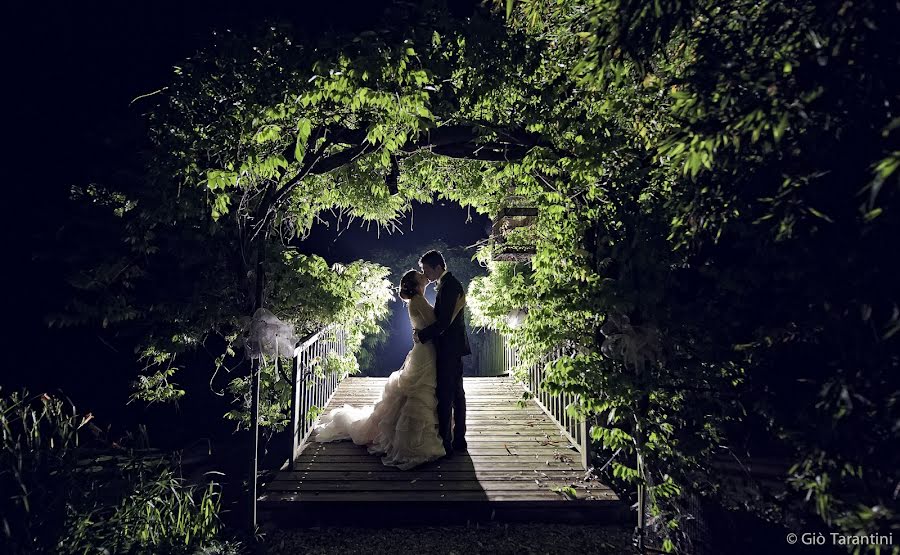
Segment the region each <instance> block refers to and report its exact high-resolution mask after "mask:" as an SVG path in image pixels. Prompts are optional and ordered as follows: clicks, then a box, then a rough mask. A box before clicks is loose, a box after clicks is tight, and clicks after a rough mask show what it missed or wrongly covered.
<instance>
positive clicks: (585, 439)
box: [578, 399, 591, 470]
mask: <svg viewBox="0 0 900 555" xmlns="http://www.w3.org/2000/svg"><path fill="white" fill-rule="evenodd" d="M578 401H579V402H581V399H579V400H578ZM578 427H579V430H578V433H579V435H580V436H581V438H580V439H581V464H582V465H584V469H585V470H587V469H588V468H589V466H588V464H590V462H591V436H590V435H589V434H590V431H591V430H590V426H588V417H587V413H586V412H585V411H584V410H582V414H581V419H580V421H579V422H578Z"/></svg>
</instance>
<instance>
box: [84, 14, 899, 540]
mask: <svg viewBox="0 0 900 555" xmlns="http://www.w3.org/2000/svg"><path fill="white" fill-rule="evenodd" d="M497 4H498V7H499V8H501V9H502V10H504V11H505V10H506V9H507V6H509V19H508V20H505V19H503V18H500V17H498V14H493V15H492V14H489V13H484V12H477V13H476V14H475V16H473V17H472V18H471V19H470V20H468V21H465V22H461V21H457V20H454V19H453V18H452V17H450V16H449V15H447V13H446V11H444V10H442V9H440V6H439V5H436V4H432V3H430V2H426V3H422V4H421V5H415V6H413V5H408V4H405V3H404V4H398V6H399V7H398V8H397V9H396V10H394V11H392V12H390V13H389V14H387V19H388V20H389V21H390V22H391V23H390V24H388V25H386V26H385V28H384V29H383V30H379V31H369V32H366V33H364V34H363V35H361V36H359V37H354V38H349V37H329V38H328V39H325V40H324V41H322V42H319V43H316V44H312V43H297V42H295V41H294V39H293V38H292V36H291V33H290V31H289V30H288V29H285V28H279V27H275V28H271V29H267V30H266V31H265V32H264V33H263V34H262V35H259V36H254V37H250V38H248V37H244V36H236V35H226V36H223V37H220V38H219V39H218V40H217V43H216V45H215V46H213V47H211V48H210V49H208V50H207V51H204V52H201V53H199V54H198V55H197V56H195V57H194V58H192V59H191V60H188V61H187V62H186V63H184V64H182V65H180V66H179V68H178V70H177V73H178V75H177V76H176V77H175V79H174V82H173V83H172V84H171V86H170V88H169V89H168V90H167V92H166V93H165V95H162V96H160V97H158V99H159V102H158V104H157V105H156V106H154V107H152V108H151V109H150V110H151V115H150V123H151V127H152V136H153V141H154V146H155V148H154V150H153V153H154V154H153V164H151V167H153V168H154V171H153V173H152V177H153V179H154V180H155V181H153V183H154V184H155V185H156V184H158V186H156V187H152V188H143V189H141V190H142V191H144V192H143V193H142V194H143V195H146V196H145V197H144V198H142V199H141V200H139V201H132V202H130V203H129V202H128V201H127V200H123V199H130V198H131V197H129V196H128V195H125V196H124V197H121V198H120V197H119V196H116V192H115V191H111V192H109V193H108V194H106V195H105V196H104V197H103V198H104V199H105V200H104V201H103V203H106V204H110V203H113V204H114V205H115V206H117V208H116V210H118V211H119V212H121V213H122V214H123V215H122V216H116V217H120V219H123V220H128V221H129V224H128V225H130V226H131V227H130V229H131V231H130V234H129V235H128V237H129V238H130V239H129V242H128V244H129V245H136V247H130V248H136V249H138V252H140V256H142V257H145V258H148V259H153V258H154V257H156V258H157V262H155V263H156V264H160V263H161V262H162V260H163V258H162V257H157V254H156V252H155V251H154V249H156V250H160V247H159V245H166V246H167V248H169V249H172V250H170V251H169V252H173V251H174V252H178V249H182V248H184V249H185V250H184V251H181V252H180V254H179V256H177V257H176V260H179V261H181V262H179V264H182V265H181V266H177V265H176V267H178V268H179V269H180V268H184V269H185V272H184V273H185V275H191V276H198V277H197V279H196V280H184V279H180V280H174V279H172V280H170V281H171V282H172V283H167V282H166V281H163V282H162V283H163V284H164V285H163V287H161V288H164V287H165V286H166V285H169V286H171V288H172V290H175V291H184V290H185V289H190V288H196V291H194V292H193V295H194V296H191V295H190V294H188V295H185V296H183V297H182V301H181V304H179V303H174V302H173V303H169V304H163V305H161V304H160V303H159V301H158V300H153V301H150V300H149V299H154V297H153V296H152V295H151V296H150V297H148V299H147V300H145V302H144V304H143V305H142V304H140V303H136V302H135V300H134V299H135V298H136V297H137V295H136V294H133V293H132V287H133V284H134V283H135V282H136V281H138V280H140V279H141V275H143V274H145V273H146V272H147V270H144V269H143V267H141V271H136V270H135V269H133V268H132V267H131V266H127V265H126V266H122V265H116V264H95V265H93V266H92V267H93V268H94V269H95V270H94V272H93V274H92V275H94V276H96V277H94V278H93V279H88V280H82V282H81V283H82V284H85V283H86V284H87V285H86V288H87V290H89V291H91V292H92V294H95V295H98V296H99V298H100V300H103V301H104V302H105V303H106V304H103V305H102V306H101V307H100V308H99V309H95V308H93V307H95V306H97V305H96V304H91V303H87V302H83V301H82V304H81V306H80V307H77V308H80V309H82V312H83V313H87V314H90V315H91V318H93V321H100V320H101V318H102V321H103V322H110V321H117V322H129V321H138V320H144V319H145V318H146V316H147V315H148V314H160V315H162V314H165V315H166V318H165V321H168V322H172V323H177V326H172V325H166V324H161V323H159V322H161V321H162V320H163V319H159V320H157V321H155V323H154V328H152V329H162V330H166V333H165V334H164V335H160V334H156V335H155V337H157V338H159V337H163V338H168V337H172V338H173V339H172V340H171V341H169V340H168V339H165V342H168V343H170V344H177V345H178V346H187V345H194V346H196V345H199V344H202V337H203V335H202V334H193V335H190V334H188V335H185V336H182V335H176V334H170V333H168V331H169V330H170V329H172V328H173V327H175V328H177V329H179V330H180V329H183V328H185V327H190V328H192V329H201V330H204V333H206V332H207V331H209V330H221V331H220V332H221V333H222V334H223V335H226V336H229V337H233V336H234V334H235V333H236V330H238V329H240V325H238V324H236V323H232V324H230V325H229V326H223V325H222V322H234V319H236V318H238V317H239V315H241V314H248V313H249V312H250V309H251V307H253V306H254V305H255V304H259V303H258V301H260V300H261V299H259V298H257V295H256V293H255V290H254V285H255V284H256V283H257V282H258V281H259V278H260V276H259V275H257V273H256V267H255V262H256V260H258V259H259V258H260V257H261V256H262V258H263V259H264V261H265V263H264V267H265V270H266V271H265V275H267V276H270V277H269V278H268V279H269V280H270V281H269V282H266V289H265V290H264V293H265V295H266V297H265V298H266V299H276V302H281V301H278V300H277V299H278V296H279V295H285V294H287V292H289V291H292V290H293V289H294V287H293V286H292V284H291V282H290V280H288V279H285V280H284V281H279V280H280V279H281V278H279V277H278V276H283V275H290V276H291V279H299V278H298V277H297V275H298V271H296V268H295V269H294V270H291V269H290V268H293V266H292V262H291V260H289V259H287V258H285V257H283V256H282V255H281V253H283V252H285V251H288V250H289V249H285V248H283V247H282V246H279V245H283V244H290V242H291V241H293V240H302V238H303V237H304V236H305V234H306V233H307V231H308V230H309V229H310V226H312V225H313V224H314V222H315V221H316V219H317V218H318V217H319V214H320V213H322V211H326V210H332V211H334V212H335V213H337V214H338V215H339V216H340V217H342V218H350V219H363V220H364V221H369V222H372V223H374V225H376V226H378V225H381V226H388V227H390V226H391V225H392V222H393V221H394V219H395V218H397V217H399V216H400V215H401V214H402V213H403V212H404V211H405V210H407V209H408V207H409V205H410V203H411V202H412V201H414V200H415V201H429V200H431V199H432V198H433V197H435V196H437V197H439V198H443V199H447V200H451V201H456V202H459V203H460V204H463V205H465V206H471V207H472V208H473V209H475V210H478V211H480V212H482V213H486V214H489V215H496V214H497V213H498V211H499V210H500V208H501V207H502V206H503V203H504V202H505V199H507V198H508V197H510V196H518V197H524V198H526V199H528V200H529V201H530V202H532V203H533V205H534V206H535V207H537V208H538V209H539V216H538V218H537V221H536V222H535V223H534V225H533V226H532V227H530V228H529V229H528V232H527V235H526V237H524V238H525V239H527V240H531V241H534V243H535V248H536V254H535V256H534V257H533V259H532V260H531V264H530V267H526V266H514V265H511V264H509V263H492V264H491V265H490V266H489V269H490V275H489V276H488V277H486V278H479V279H476V280H474V281H473V286H472V287H471V288H470V298H471V299H472V306H473V307H474V308H473V320H475V322H476V323H477V324H478V325H490V326H492V327H496V328H498V329H500V330H503V331H505V332H507V333H509V334H511V335H512V339H513V341H514V343H515V344H516V345H518V346H519V347H520V348H521V349H522V350H523V352H524V353H526V354H527V355H529V356H531V357H534V358H536V357H538V356H540V355H541V354H542V353H545V352H548V351H549V350H551V349H552V348H555V347H557V346H560V345H562V346H563V347H564V349H565V351H566V352H567V354H568V356H566V357H563V358H562V359H560V360H558V361H556V362H554V363H553V364H552V366H551V368H550V378H549V380H548V383H547V384H546V386H547V387H549V388H551V389H553V390H564V391H567V392H570V393H574V394H576V395H578V397H579V399H580V403H579V405H578V406H577V407H574V408H573V410H577V411H579V412H580V413H582V414H586V415H588V416H589V417H590V418H591V419H592V420H593V421H594V422H595V425H594V426H593V429H592V432H591V433H592V437H593V438H594V440H595V441H596V443H597V444H598V445H599V446H601V447H603V448H604V449H605V450H606V451H607V452H605V453H604V455H610V454H612V453H616V455H614V456H613V458H612V459H610V460H611V463H610V464H609V465H608V467H607V468H609V469H610V475H609V476H608V478H609V479H610V480H611V481H612V482H613V483H616V484H618V485H620V486H621V487H622V492H623V493H624V492H626V489H625V488H626V486H630V485H633V484H634V483H635V482H639V481H643V482H644V483H646V484H647V485H648V490H649V492H650V495H651V498H652V500H653V504H654V510H655V511H656V512H657V514H658V516H659V517H660V519H661V520H662V521H664V522H665V523H666V524H667V527H666V529H667V530H669V532H668V533H669V535H670V537H668V538H666V544H665V545H666V546H668V547H671V548H676V547H686V548H689V545H688V543H689V540H690V538H687V537H684V536H683V535H682V533H681V532H680V531H681V530H682V528H683V527H680V526H679V522H683V520H679V519H680V518H682V517H685V516H689V515H686V514H683V511H682V509H680V503H681V499H680V497H681V494H682V492H684V493H697V494H702V495H705V496H707V497H709V498H710V499H711V500H713V501H715V502H717V503H720V504H722V505H724V506H726V507H738V508H742V509H745V510H757V511H759V512H761V513H764V514H765V515H766V516H767V517H768V518H772V519H773V520H781V521H790V520H801V521H803V520H810V519H813V518H817V519H819V520H820V521H821V522H822V523H824V524H825V525H827V526H829V527H832V528H834V529H837V530H840V531H841V532H844V533H848V534H857V533H859V534H868V533H873V532H877V531H881V532H884V531H885V530H893V531H897V527H898V526H900V521H898V516H897V514H896V512H894V511H895V509H894V507H895V506H896V495H897V493H896V491H897V490H896V484H897V481H898V476H897V468H896V465H895V464H893V460H894V459H895V458H896V457H895V455H896V453H895V448H894V447H893V446H894V445H896V444H897V442H898V439H900V438H898V433H900V428H898V427H897V426H896V422H897V421H898V419H900V415H898V413H897V411H898V406H900V404H898V395H900V393H898V391H900V388H898V381H897V375H898V373H897V370H898V367H900V355H898V349H897V341H900V334H898V333H897V331H898V330H900V300H898V298H897V290H896V284H895V283H894V282H895V281H896V279H895V278H894V276H895V275H896V274H897V270H898V267H897V264H898V259H897V257H896V255H895V254H894V251H895V250H896V246H895V243H896V238H897V237H898V236H900V234H898V231H900V229H898V228H900V218H898V216H897V210H898V197H900V187H898V179H900V177H898V176H900V172H897V168H898V163H900V158H898V152H900V146H898V134H897V127H898V125H897V123H898V119H897V116H896V106H897V104H898V102H900V99H898V96H897V95H898V92H897V91H900V83H898V79H900V71H898V69H900V68H898V59H897V57H896V55H895V53H896V52H898V51H900V44H898V40H900V39H898V36H897V35H896V33H894V32H893V29H894V28H896V27H897V23H898V10H897V7H896V6H894V5H892V4H889V3H878V2H874V1H872V0H869V1H862V2H855V3H849V2H832V1H827V2H825V3H822V2H811V1H801V2H793V3H781V2H774V1H763V2H749V1H746V0H729V1H727V2H712V1H707V0H702V1H701V0H694V1H691V2H656V3H644V2H637V1H625V0H616V1H601V0H596V1H589V0H561V1H559V2H543V1H537V0H535V1H531V0H523V1H520V2H513V3H507V2H497ZM395 181H396V187H394V185H393V183H394V182H395ZM147 196H149V198H147ZM145 199H147V200H145ZM103 203H100V204H103ZM96 205H97V203H94V204H92V205H91V206H92V207H94V208H95V209H96ZM129 206H131V207H132V208H131V209H128V207H129ZM134 206H138V207H139V208H138V209H135V208H133V207H134ZM130 214H134V216H129V215H130ZM173 215H174V216H173ZM173 217H174V218H175V219H176V223H175V224H170V223H169V222H171V221H172V219H173ZM129 218H131V219H129ZM179 218H180V219H179ZM187 230H190V233H189V234H188V235H189V240H188V242H181V236H180V234H181V233H186V232H187ZM151 232H152V233H151ZM148 234H149V235H148ZM167 234H168V235H167ZM151 236H152V237H151ZM147 237H150V238H149V239H148V238H147ZM160 237H169V238H171V239H175V238H178V240H177V241H175V240H172V241H169V242H165V241H162V240H161V239H160ZM188 248H192V249H194V250H197V251H199V252H197V253H196V256H194V254H195V253H193V252H192V251H190V250H188ZM141 249H142V250H141ZM187 252H191V256H186V255H185V253H187ZM267 254H268V256H264V255H267ZM487 254H488V253H487V251H485V257H487ZM273 255H274V256H273ZM188 261H189V262H190V263H191V264H190V265H189V264H187V262H188ZM226 261H227V263H226ZM303 264H304V265H306V264H310V265H311V267H314V266H315V263H314V262H312V261H310V260H306V261H305V262H303ZM122 267H125V268H128V269H129V271H127V272H126V271H116V269H117V268H122ZM170 268H172V266H171V264H161V265H159V266H156V272H157V273H163V272H165V271H169V270H170ZM304 271H305V270H304ZM311 271H313V272H315V270H311ZM299 273H300V274H301V275H302V272H299ZM110 276H111V277H110ZM271 276H275V277H271ZM273 280H274V281H275V283H273ZM110 283H112V284H113V287H111V286H110ZM97 284H102V286H98V285H97ZM111 291H112V292H113V293H116V294H118V295H120V296H119V297H113V298H112V299H110V298H109V295H110V292H111ZM303 295H307V296H306V297H305V299H306V300H305V301H304V303H308V304H304V305H303V306H304V308H309V310H311V311H313V312H315V311H316V310H318V308H316V307H318V306H320V305H318V304H317V303H318V302H319V298H320V297H319V290H318V289H316V288H308V289H305V290H304V293H303ZM122 298H124V299H125V300H124V301H123V300H122ZM324 298H325V299H328V298H329V297H328V296H327V295H325V296H324ZM183 299H190V302H185V301H184V300H183ZM107 301H108V302H107ZM226 301H227V302H226ZM284 302H286V303H287V304H290V301H289V300H284ZM325 305H326V306H327V302H325ZM160 306H162V307H163V308H162V309H160V308H159V307H160ZM292 306H299V305H296V304H295V305H292ZM348 306H349V305H348ZM522 308H525V309H526V310H527V312H528V317H527V318H526V320H525V322H524V324H523V325H522V326H521V327H519V328H516V329H512V328H510V327H509V326H508V323H506V322H505V315H506V314H507V313H509V311H510V310H513V309H522ZM339 312H341V311H340V310H337V311H336V312H334V313H339ZM108 314H111V315H112V319H111V317H110V316H109V315H108ZM173 314H176V315H178V317H177V318H173V317H172V315H173ZM148 321H153V320H152V319H150V320H148ZM374 321H375V320H373V322H374ZM185 323H189V326H186V325H185ZM179 333H180V332H179ZM175 339H178V341H175ZM161 352H165V351H164V350H161ZM273 376H274V375H273ZM268 383H269V384H270V385H271V387H272V388H274V389H277V386H276V385H275V378H274V377H272V379H271V380H270V382H268ZM267 418H269V419H270V420H271V421H273V422H274V421H275V420H276V417H275V416H274V415H270V416H267ZM638 455H639V456H640V459H641V460H642V462H643V465H642V466H641V467H639V466H638V465H636V464H635V462H634V461H636V460H637V456H638ZM750 455H752V456H754V457H758V456H761V455H765V456H771V457H776V458H779V459H781V460H786V461H790V463H791V465H792V466H793V468H792V469H791V470H790V472H787V473H786V474H787V475H788V483H789V485H790V486H791V489H786V490H784V491H772V492H769V496H768V497H766V498H763V499H757V498H754V497H750V496H748V495H743V496H742V495H731V494H730V493H729V492H728V491H727V490H728V488H727V484H726V481H727V480H726V477H725V474H724V473H723V472H722V471H720V470H719V468H718V466H717V461H720V460H721V458H722V457H729V458H738V459H745V458H747V457H748V456H750Z"/></svg>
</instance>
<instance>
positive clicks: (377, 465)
mask: <svg viewBox="0 0 900 555" xmlns="http://www.w3.org/2000/svg"><path fill="white" fill-rule="evenodd" d="M431 464H434V463H431ZM489 466H490V467H491V468H495V469H497V470H504V471H509V470H536V469H544V468H550V469H566V468H568V469H572V470H575V469H576V467H575V466H574V465H572V464H566V463H557V462H553V463H546V464H545V463H539V464H535V463H532V462H515V461H511V462H508V463H491V464H490V465H489ZM382 468H384V465H382V464H381V462H379V461H377V460H375V461H359V462H347V463H328V464H307V463H298V464H296V465H294V470H297V471H302V470H326V469H327V470H331V471H336V470H355V471H372V472H375V471H381V469H382ZM437 468H438V467H435V469H437ZM439 468H440V469H441V470H463V469H466V468H469V469H472V470H474V466H473V465H472V462H471V461H467V462H464V463H459V464H457V463H453V462H446V463H443V464H442V465H441V466H440V467H439ZM397 472H403V471H402V470H399V469H398V470H397Z"/></svg>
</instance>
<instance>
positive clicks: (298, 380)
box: [289, 326, 347, 465]
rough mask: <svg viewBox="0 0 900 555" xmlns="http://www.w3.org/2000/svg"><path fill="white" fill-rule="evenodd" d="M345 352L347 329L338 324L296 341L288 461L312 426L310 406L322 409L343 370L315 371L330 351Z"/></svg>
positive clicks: (342, 353)
mask: <svg viewBox="0 0 900 555" xmlns="http://www.w3.org/2000/svg"><path fill="white" fill-rule="evenodd" d="M331 353H334V354H336V355H338V356H344V355H346V354H347V331H346V330H345V329H344V328H342V327H339V326H329V327H327V328H325V329H323V330H321V331H319V332H316V333H314V334H312V335H310V336H308V337H306V338H305V339H303V340H302V341H300V343H298V344H297V348H296V349H294V364H293V366H294V371H293V376H292V387H291V391H292V394H291V431H292V441H291V458H290V461H289V464H291V465H293V462H294V460H295V459H296V458H297V456H298V455H299V454H300V450H301V449H302V447H303V443H304V442H305V441H306V439H307V437H308V436H309V433H310V432H311V431H312V428H313V424H314V422H313V419H312V418H311V417H310V416H311V411H312V408H313V407H318V408H324V407H325V405H327V404H328V402H329V401H330V400H331V397H332V396H333V395H334V392H335V390H336V389H337V387H338V385H339V384H340V383H341V381H343V380H344V378H346V377H347V373H346V372H340V373H335V372H328V371H323V372H316V368H317V367H319V366H322V365H324V364H325V359H326V358H327V357H328V355H329V354H331Z"/></svg>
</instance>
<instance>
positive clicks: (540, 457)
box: [295, 453, 575, 467]
mask: <svg viewBox="0 0 900 555" xmlns="http://www.w3.org/2000/svg"><path fill="white" fill-rule="evenodd" d="M559 457H560V458H561V459H562V460H560V459H558V458H557V457H556V454H555V453H550V454H531V455H510V454H508V453H507V454H503V455H480V456H476V457H472V456H470V457H469V458H470V459H471V461H472V463H473V464H478V465H485V464H490V465H493V464H495V463H501V464H507V463H512V462H515V463H516V464H531V465H532V466H533V467H536V466H542V465H544V464H546V463H554V462H556V463H568V464H573V465H574V464H575V459H574V457H571V456H569V455H564V454H562V453H560V454H559ZM566 459H567V460H566ZM371 461H375V462H378V463H379V464H380V461H381V459H380V457H378V456H377V455H365V456H362V455H325V454H322V455H318V454H309V455H301V456H299V457H297V460H296V461H295V466H296V465H303V464H326V465H327V464H332V463H352V462H371ZM452 461H453V459H449V460H448V461H447V462H444V461H440V464H442V465H444V464H451V462H452ZM466 462H467V461H462V464H466ZM432 464H433V463H432Z"/></svg>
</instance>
